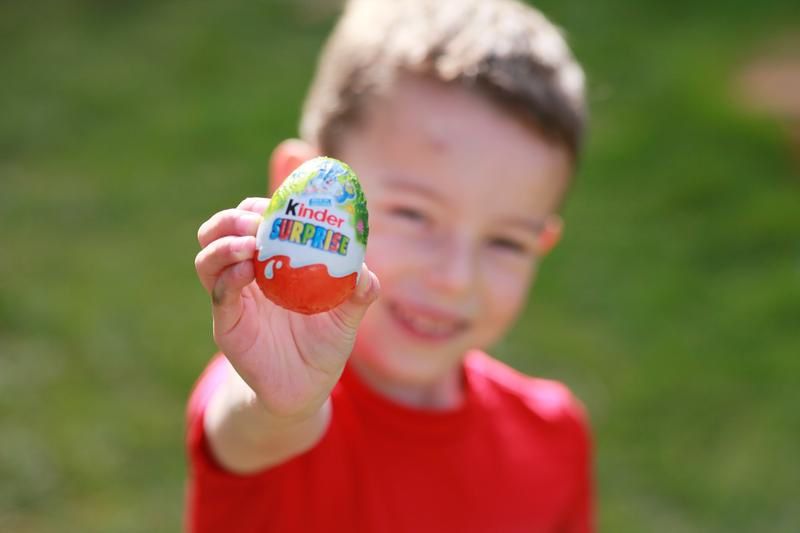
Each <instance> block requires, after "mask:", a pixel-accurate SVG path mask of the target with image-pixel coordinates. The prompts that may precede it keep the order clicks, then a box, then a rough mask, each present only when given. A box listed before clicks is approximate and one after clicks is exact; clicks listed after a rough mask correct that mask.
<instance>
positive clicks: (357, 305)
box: [331, 263, 381, 330]
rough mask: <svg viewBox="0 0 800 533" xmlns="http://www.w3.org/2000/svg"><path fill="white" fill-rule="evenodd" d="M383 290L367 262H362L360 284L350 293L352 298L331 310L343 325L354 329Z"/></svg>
mask: <svg viewBox="0 0 800 533" xmlns="http://www.w3.org/2000/svg"><path fill="white" fill-rule="evenodd" d="M380 292H381V284H380V281H378V276H376V275H375V274H374V273H373V272H372V271H371V270H370V269H369V268H367V265H366V263H362V264H361V274H360V275H359V277H358V285H356V289H355V290H354V291H353V294H351V295H350V298H348V299H347V300H345V301H344V303H342V304H341V305H339V306H338V307H336V308H335V309H333V310H332V311H331V314H333V315H334V316H335V317H336V318H337V319H338V320H339V321H341V323H342V324H343V325H345V326H346V327H348V328H352V329H353V330H355V329H357V328H358V324H359V323H360V322H361V319H362V318H364V313H366V312H367V309H368V308H369V306H370V305H371V304H372V302H374V301H375V300H377V299H378V296H379V295H380Z"/></svg>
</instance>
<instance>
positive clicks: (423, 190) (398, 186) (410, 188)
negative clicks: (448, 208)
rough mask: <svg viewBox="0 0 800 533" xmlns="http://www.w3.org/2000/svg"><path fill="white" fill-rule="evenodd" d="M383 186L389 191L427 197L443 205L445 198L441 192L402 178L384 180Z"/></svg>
mask: <svg viewBox="0 0 800 533" xmlns="http://www.w3.org/2000/svg"><path fill="white" fill-rule="evenodd" d="M384 184H385V185H386V187H387V188H389V189H395V190H399V191H405V192H411V193H415V194H420V195H422V196H429V197H431V198H432V199H433V200H435V201H437V202H439V203H445V196H444V195H443V194H442V193H441V192H439V191H437V190H436V189H434V188H432V187H429V186H427V185H425V184H423V183H416V182H411V181H407V180H406V179H403V178H396V177H390V178H388V179H386V180H384Z"/></svg>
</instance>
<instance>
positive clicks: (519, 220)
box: [498, 217, 545, 233]
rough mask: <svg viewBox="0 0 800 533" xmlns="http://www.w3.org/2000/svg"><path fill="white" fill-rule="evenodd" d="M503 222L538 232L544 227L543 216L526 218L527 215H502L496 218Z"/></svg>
mask: <svg viewBox="0 0 800 533" xmlns="http://www.w3.org/2000/svg"><path fill="white" fill-rule="evenodd" d="M498 222H501V223H503V224H508V225H511V226H517V227H519V228H522V229H524V230H525V231H531V232H533V233H539V232H540V231H542V230H543V229H544V226H545V219H543V218H527V217H504V218H501V219H499V220H498Z"/></svg>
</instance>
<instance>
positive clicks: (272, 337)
mask: <svg viewBox="0 0 800 533" xmlns="http://www.w3.org/2000/svg"><path fill="white" fill-rule="evenodd" d="M268 202H269V199H267V198H248V199H246V200H244V201H243V202H242V203H241V204H239V206H238V207H237V208H236V209H228V210H225V211H220V212H219V213H216V214H215V215H214V216H212V217H211V218H210V219H209V220H208V221H206V222H205V223H204V224H203V225H202V226H200V229H199V231H198V234H197V238H198V240H199V241H200V246H201V247H202V250H201V251H200V253H198V254H197V257H196V258H195V268H196V269H197V275H198V276H199V278H200V282H201V283H202V284H203V287H205V289H206V291H208V293H209V294H210V295H211V301H212V314H213V319H214V340H215V341H216V343H217V346H219V348H220V350H222V352H223V353H225V355H226V356H227V358H228V360H229V361H230V362H231V364H232V365H233V367H234V368H235V369H236V371H237V373H238V374H239V375H240V376H241V377H242V379H243V380H244V381H245V382H246V383H247V385H249V386H250V388H251V389H252V390H253V391H254V392H255V394H256V397H257V398H258V400H259V401H260V402H261V403H262V404H263V405H264V406H265V407H266V409H267V410H268V411H269V412H270V413H271V414H272V415H275V416H280V417H298V418H302V417H307V416H311V415H312V414H313V413H315V412H316V411H318V410H319V409H320V407H321V406H322V405H323V403H324V402H325V400H326V399H327V398H328V395H329V394H330V391H331V389H332V388H333V386H334V385H335V384H336V381H337V380H338V379H339V376H340V375H341V373H342V370H343V369H344V365H345V363H346V362H347V358H348V357H349V356H350V352H351V351H352V349H353V343H354V342H355V336H356V330H357V328H358V325H359V323H360V322H361V319H362V318H363V316H364V313H365V312H366V310H367V308H368V307H369V305H370V304H371V303H372V302H374V301H375V300H376V299H377V297H378V293H379V291H380V285H379V282H378V278H377V277H376V276H375V274H373V273H372V272H370V271H369V269H368V268H367V266H366V265H362V268H361V275H360V276H359V282H358V286H357V287H356V289H355V291H354V293H353V294H352V295H351V297H350V298H349V299H348V300H347V301H345V302H344V303H342V304H341V305H340V306H338V307H336V308H335V309H332V310H331V311H328V312H325V313H320V314H316V315H303V314H299V313H294V312H292V311H289V310H287V309H284V308H282V307H279V306H277V305H275V304H273V303H272V302H271V301H269V300H268V299H267V298H266V297H264V295H263V294H262V293H261V290H260V289H259V288H258V286H257V285H256V283H255V271H254V266H253V256H254V255H255V253H256V239H255V235H256V232H257V230H258V225H259V223H260V222H261V213H263V212H264V210H265V209H266V207H267V204H268Z"/></svg>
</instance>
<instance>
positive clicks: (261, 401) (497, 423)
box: [187, 0, 593, 533]
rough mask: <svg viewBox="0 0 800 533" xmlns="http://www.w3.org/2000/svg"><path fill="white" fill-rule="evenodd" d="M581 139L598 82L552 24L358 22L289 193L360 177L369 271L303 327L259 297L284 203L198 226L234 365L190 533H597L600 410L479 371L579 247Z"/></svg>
mask: <svg viewBox="0 0 800 533" xmlns="http://www.w3.org/2000/svg"><path fill="white" fill-rule="evenodd" d="M583 124H584V104H583V75H582V71H581V69H580V67H579V66H578V65H577V63H576V62H575V61H574V59H573V58H572V55H571V53H570V51H569V50H568V48H567V47H566V45H565V43H564V41H563V40H562V37H561V36H560V34H559V33H558V31H557V30H556V29H555V28H554V27H553V26H552V25H551V24H550V23H549V22H548V21H547V20H546V19H545V18H544V17H543V16H542V15H541V14H539V13H538V12H537V11H535V10H533V9H531V8H529V7H527V6H524V5H522V4H518V3H516V2H514V1H512V0H436V1H431V0H402V1H401V0H353V1H351V2H350V3H349V4H348V6H347V9H346V11H345V14H344V15H343V17H342V19H341V21H340V22H339V24H338V26H337V28H336V30H335V31H334V33H333V35H332V37H331V39H330V41H329V43H328V45H327V47H326V49H325V51H324V54H323V56H322V61H321V63H320V65H319V69H318V72H317V76H316V79H315V80H314V83H313V86H312V89H311V92H310V96H309V98H308V100H307V102H306V106H305V110H304V115H303V120H302V135H303V140H302V141H301V140H292V141H286V142H284V143H282V144H281V145H279V146H278V147H277V148H276V149H275V151H274V153H273V155H272V159H271V178H272V187H273V188H274V187H276V186H277V185H278V184H279V182H280V181H281V179H283V178H284V177H285V176H286V175H287V174H289V173H290V172H291V170H292V169H294V168H295V167H296V166H297V165H299V164H300V163H301V162H302V161H304V160H306V159H309V158H311V157H313V156H315V155H317V154H326V155H331V156H334V157H337V158H340V159H342V160H344V161H345V162H347V163H348V164H350V165H351V166H352V168H353V169H354V170H355V172H356V173H357V174H358V176H359V177H360V179H361V181H362V184H363V188H364V192H365V195H366V197H367V200H368V207H369V215H370V225H371V231H370V239H369V244H368V247H367V258H366V263H367V264H368V265H369V267H370V268H369V269H368V268H367V267H366V265H365V266H364V267H363V268H362V272H361V276H360V279H359V283H358V287H357V289H356V291H355V293H354V294H353V296H352V297H351V298H350V299H349V300H348V301H346V302H345V303H343V304H342V305H341V306H339V307H338V308H336V309H334V310H332V311H330V312H327V313H322V314H319V315H312V316H305V315H300V314H296V313H292V312H290V311H287V310H285V309H282V308H280V307H276V306H275V305H273V304H272V303H271V302H270V301H268V300H266V299H265V298H264V297H263V296H262V295H261V293H260V291H259V290H258V288H257V287H256V285H255V283H254V281H253V280H254V271H253V264H252V261H251V258H252V256H253V254H254V250H255V237H254V236H255V234H256V228H257V226H258V223H259V221H260V219H261V217H260V214H261V213H262V211H263V210H264V208H265V206H266V202H267V200H266V199H264V198H248V199H246V200H244V201H243V202H242V203H241V204H240V205H239V206H238V207H237V208H235V209H229V210H226V211H222V212H220V213H217V214H215V215H214V216H213V217H211V218H210V219H209V220H208V221H207V222H206V223H205V224H203V225H202V226H201V228H200V230H199V233H198V238H199V241H200V244H201V246H202V251H201V252H200V253H199V254H198V256H197V259H196V267H197V272H198V275H199V278H200V280H201V282H202V284H203V286H204V287H205V289H206V290H207V291H208V292H209V294H210V295H211V299H212V312H213V318H214V338H215V340H216V342H217V344H218V346H219V348H220V350H221V352H222V353H223V354H224V355H218V356H217V357H216V358H215V359H214V360H213V361H212V362H211V363H210V365H209V367H208V368H207V369H206V371H205V372H204V374H203V376H202V377H201V378H200V380H199V382H198V384H197V385H196V387H195V390H194V392H193V394H192V397H191V400H190V402H189V410H188V419H189V430H188V448H189V456H190V461H191V479H190V485H189V496H188V511H187V521H188V529H189V530H191V531H194V532H221V531H225V532H235V531H248V532H249V531H253V532H255V531H281V532H305V531H309V532H311V531H314V532H319V531H342V532H345V531H347V532H353V531H368V532H373V531H376V532H377V531H380V532H395V531H398V532H399V531H413V532H428V531H430V532H445V531H454V532H455V531H457V532H495V531H497V532H517V531H520V532H522V531H526V532H569V533H576V532H581V533H583V532H588V531H593V526H592V491H591V481H590V477H591V476H590V471H591V464H590V443H589V437H588V430H587V426H586V422H585V420H584V416H583V412H582V410H581V408H580V405H579V403H578V402H577V401H576V400H575V399H574V398H573V396H572V395H571V394H570V393H569V391H568V390H567V389H566V388H565V387H564V386H562V385H560V384H558V383H556V382H552V381H547V380H542V379H535V378H530V377H526V376H523V375H521V374H519V373H517V372H516V371H514V370H512V369H510V368H509V367H507V366H505V365H503V364H502V363H500V362H498V361H496V360H494V359H492V358H491V357H490V356H488V355H486V354H485V353H484V352H482V351H481V350H483V349H485V348H486V347H488V346H490V345H491V344H492V343H494V342H495V341H497V340H498V339H499V338H500V337H501V336H502V335H503V334H504V333H505V332H506V331H507V330H508V329H509V327H510V326H511V325H512V323H513V322H514V320H515V318H516V317H517V315H518V313H519V311H520V308H521V307H522V305H523V303H524V301H525V298H526V296H527V293H528V289H529V286H530V284H531V282H532V280H533V278H534V274H535V272H536V267H537V264H538V261H539V259H540V258H541V257H543V256H544V255H545V254H546V253H547V252H548V250H549V249H550V248H552V246H553V245H554V244H555V243H556V241H557V240H558V237H559V234H560V231H561V221H560V219H559V217H558V214H557V210H558V207H559V205H560V203H561V201H562V199H563V196H564V194H565V192H566V190H567V188H568V185H569V181H570V175H571V173H572V171H573V169H574V166H575V162H576V159H577V155H578V151H579V148H580V141H581V136H582V130H583ZM370 269H371V270H370ZM378 280H380V283H379V281H378Z"/></svg>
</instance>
